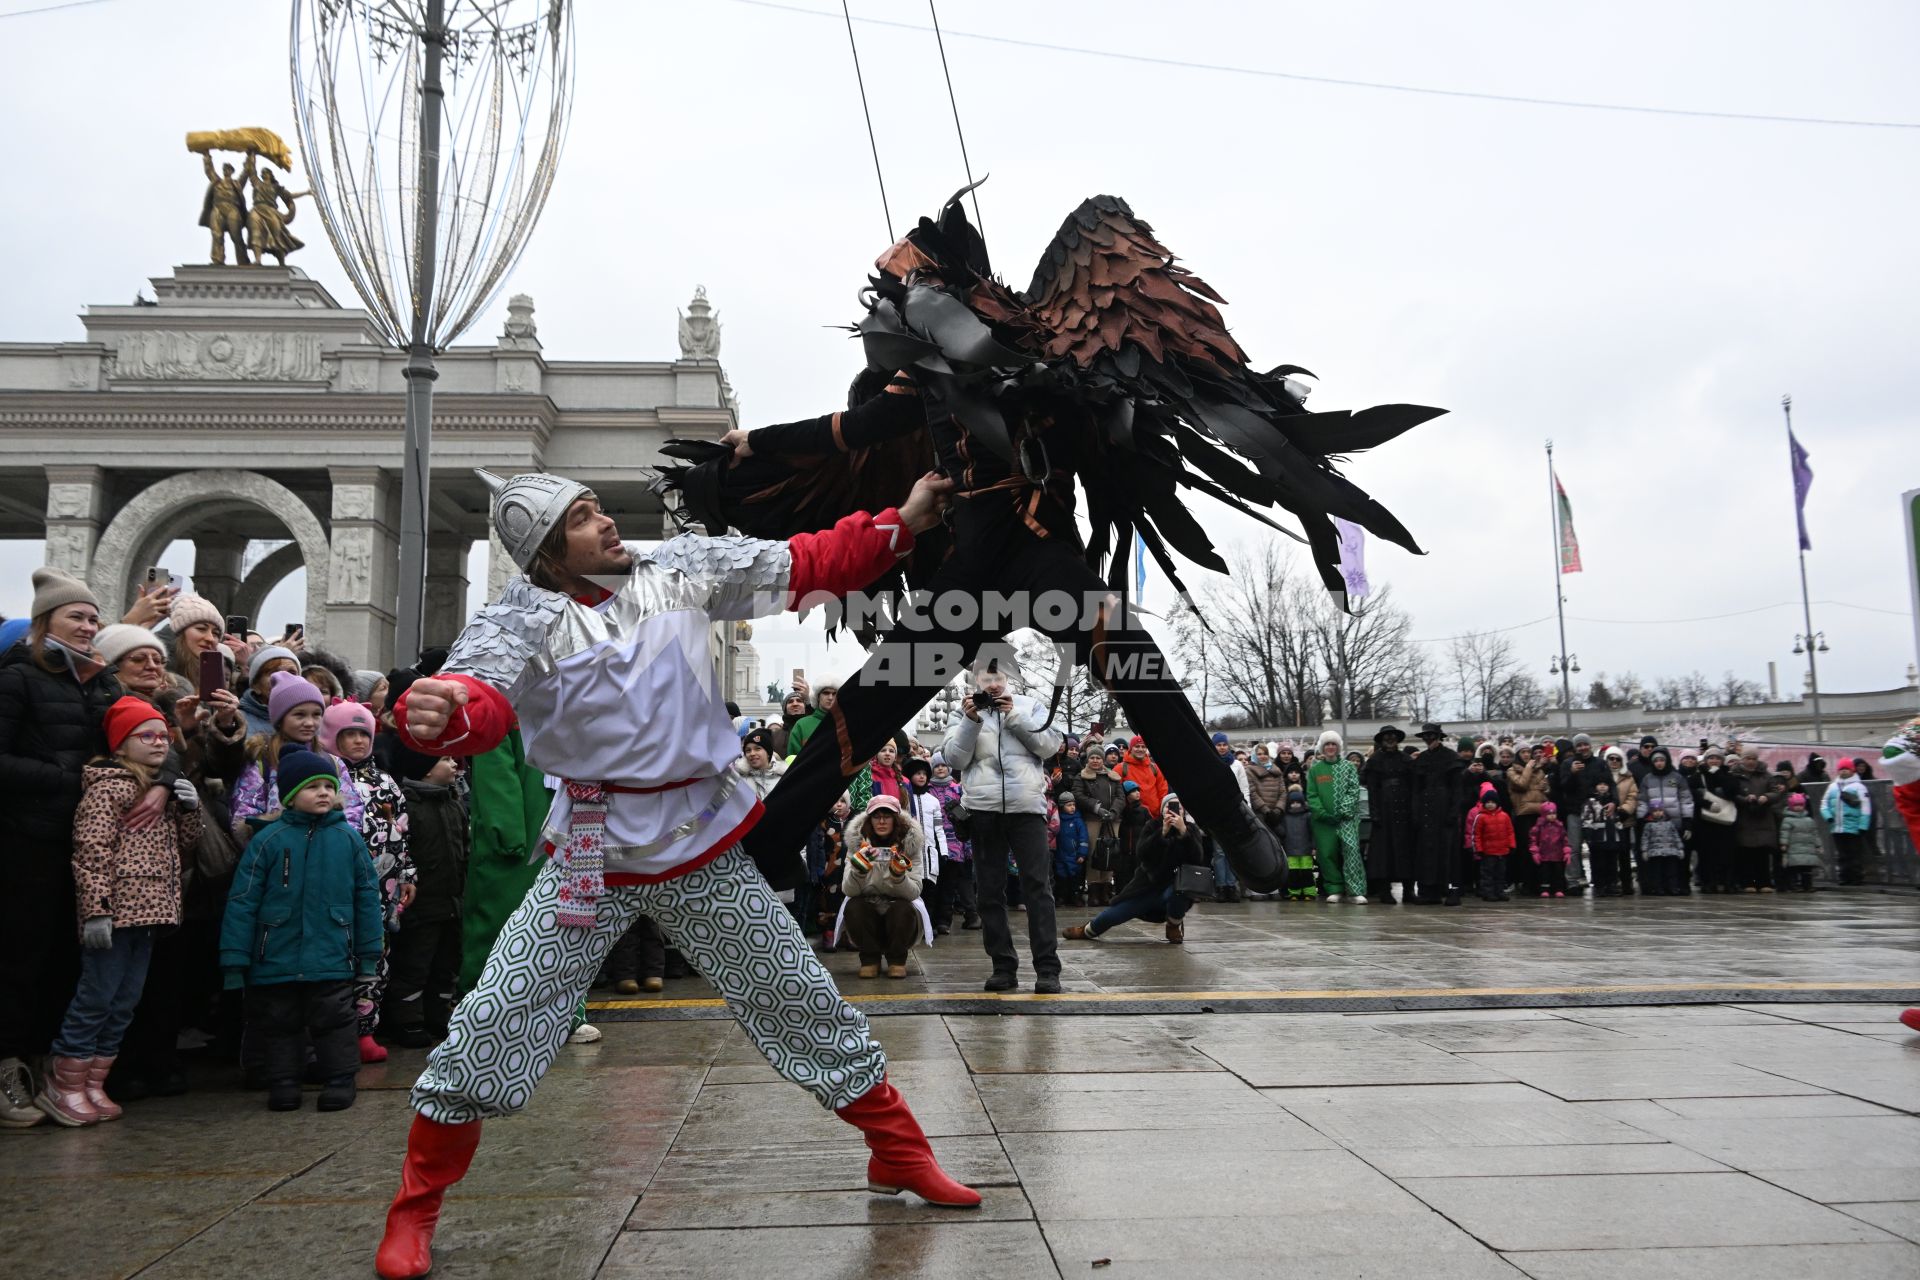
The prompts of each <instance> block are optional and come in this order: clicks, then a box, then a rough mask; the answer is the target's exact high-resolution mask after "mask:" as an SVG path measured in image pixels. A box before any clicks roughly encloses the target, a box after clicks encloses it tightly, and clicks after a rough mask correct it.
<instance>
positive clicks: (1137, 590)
mask: <svg viewBox="0 0 1920 1280" xmlns="http://www.w3.org/2000/svg"><path fill="white" fill-rule="evenodd" d="M1133 598H1134V600H1135V601H1136V602H1137V601H1141V600H1145V599H1146V598H1147V540H1146V539H1145V538H1143V537H1141V536H1140V531H1139V530H1138V529H1135V530H1134V531H1133Z"/></svg>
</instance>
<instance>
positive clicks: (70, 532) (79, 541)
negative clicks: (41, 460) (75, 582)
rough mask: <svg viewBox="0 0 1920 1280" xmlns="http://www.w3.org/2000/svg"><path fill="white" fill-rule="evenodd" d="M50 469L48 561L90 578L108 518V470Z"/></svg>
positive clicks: (74, 574) (101, 468) (77, 574)
mask: <svg viewBox="0 0 1920 1280" xmlns="http://www.w3.org/2000/svg"><path fill="white" fill-rule="evenodd" d="M46 472H47V547H46V562H47V563H48V564H49V565H51V566H52V567H53V568H55V569H64V570H65V571H66V572H68V573H70V574H72V575H73V576H74V577H76V578H81V579H85V578H88V577H90V576H91V575H92V572H93V554H94V548H95V547H96V546H98V545H99V542H100V527H101V525H102V524H103V523H105V518H106V497H107V495H106V480H107V473H106V469H105V468H103V467H95V466H86V465H82V466H71V467H48V468H47V469H46ZM114 616H115V617H118V616H119V615H118V613H117V612H116V613H115V614H114Z"/></svg>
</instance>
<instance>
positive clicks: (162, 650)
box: [93, 622, 167, 667]
mask: <svg viewBox="0 0 1920 1280" xmlns="http://www.w3.org/2000/svg"><path fill="white" fill-rule="evenodd" d="M135 649H152V650H154V651H155V652H156V653H158V654H159V655H160V657H161V658H162V660H164V659H165V658H166V656H167V647H166V645H164V644H162V643H161V642H160V637H159V636H156V635H155V634H153V632H151V631H149V630H147V629H146V628H145V627H136V626H133V625H131V624H129V623H124V622H116V623H114V624H113V625H112V626H110V627H102V628H100V634H99V635H97V636H95V637H94V638H93V650H94V652H95V653H97V654H99V655H100V661H102V662H104V663H106V664H107V665H108V666H110V667H111V666H114V665H115V664H117V663H118V662H119V661H120V659H122V658H124V657H126V656H127V655H128V654H130V653H132V652H133V651H134V650H135Z"/></svg>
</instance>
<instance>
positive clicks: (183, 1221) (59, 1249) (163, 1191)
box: [0, 1121, 371, 1277]
mask: <svg viewBox="0 0 1920 1280" xmlns="http://www.w3.org/2000/svg"><path fill="white" fill-rule="evenodd" d="M119 1123H122V1124H124V1123H125V1121H121V1122H119ZM103 1127H104V1126H103ZM42 1131H44V1132H45V1133H46V1135H47V1140H48V1145H58V1144H59V1143H61V1142H62V1140H65V1139H68V1138H70V1137H77V1136H79V1135H80V1134H81V1133H84V1132H86V1131H83V1130H72V1129H62V1130H60V1131H59V1132H57V1133H56V1132H53V1131H52V1130H45V1129H44V1127H43V1130H41V1131H35V1132H34V1133H33V1134H32V1135H31V1136H29V1135H27V1134H20V1135H17V1136H16V1135H13V1134H9V1135H8V1136H7V1138H6V1140H5V1145H4V1146H0V1168H4V1170H5V1173H4V1174H0V1204H6V1205H9V1206H12V1207H13V1208H14V1209H15V1210H16V1211H15V1212H12V1213H9V1214H8V1215H7V1227H6V1232H5V1235H4V1236H3V1237H0V1271H4V1272H5V1273H6V1274H7V1275H10V1276H16V1277H26V1276H48V1277H52V1276H130V1275H132V1274H133V1273H134V1272H136V1271H138V1270H139V1269H140V1268H141V1267H143V1266H145V1265H147V1264H148V1263H150V1262H154V1261H157V1260H158V1259H160V1258H161V1257H163V1256H164V1255H165V1254H166V1253H167V1252H168V1251H169V1250H172V1249H174V1248H177V1247H178V1246H180V1245H182V1244H184V1243H185V1242H186V1241H188V1240H189V1239H191V1238H192V1237H194V1236H195V1235H196V1234H198V1233H199V1232H202V1231H205V1230H206V1229H207V1228H209V1227H211V1226H213V1225H214V1224H215V1223H216V1222H218V1221H219V1220H220V1219H221V1218H222V1217H224V1216H225V1215H226V1214H228V1213H230V1212H232V1211H233V1209H234V1207H235V1206H236V1205H240V1204H244V1203H246V1202H247V1201H248V1200H251V1199H253V1198H254V1197H255V1196H258V1195H260V1194H261V1193H262V1192H264V1191H266V1190H267V1189H268V1188H269V1187H271V1186H273V1183H274V1178H273V1176H272V1175H262V1174H238V1175H231V1176H223V1175H218V1174H209V1173H184V1172H180V1171H177V1170H170V1171H151V1172H120V1173H112V1172H106V1171H99V1172H89V1173H86V1174H74V1175H67V1176H49V1175H47V1174H45V1173H33V1174H25V1175H23V1174H21V1173H19V1172H18V1171H17V1170H16V1169H15V1167H14V1163H13V1160H12V1157H13V1155H14V1154H15V1153H16V1152H19V1151H21V1150H22V1149H23V1148H25V1147H27V1146H29V1145H30V1144H31V1145H39V1144H40V1143H41V1141H42V1139H41V1132H42ZM27 1206H32V1207H33V1208H32V1211H31V1212H27V1211H26V1208H27ZM369 1256H371V1255H369Z"/></svg>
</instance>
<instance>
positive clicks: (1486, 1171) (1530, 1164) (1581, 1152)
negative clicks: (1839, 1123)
mask: <svg viewBox="0 0 1920 1280" xmlns="http://www.w3.org/2000/svg"><path fill="white" fill-rule="evenodd" d="M1353 1153H1354V1154H1355V1155H1357V1156H1359V1157H1360V1158H1361V1159H1363V1160H1365V1161H1366V1162H1367V1163H1368V1164H1370V1165H1372V1166H1373V1167H1374V1168H1376V1169H1378V1170H1380V1172H1382V1173H1384V1174H1386V1175H1387V1176H1388V1177H1389V1178H1396V1179H1398V1178H1504V1177H1514V1178H1518V1177H1554V1176H1565V1175H1569V1174H1581V1173H1721V1172H1724V1171H1726V1166H1725V1165H1723V1164H1721V1163H1719V1162H1718V1161H1716V1160H1710V1159H1708V1158H1707V1157H1706V1156H1703V1155H1701V1154H1700V1153H1699V1152H1697V1151H1689V1150H1688V1149H1687V1148H1685V1147H1681V1146H1675V1145H1674V1144H1673V1143H1671V1142H1606V1143H1594V1144H1590V1145H1584V1146H1557V1147H1555V1146H1537V1145H1536V1146H1525V1147H1362V1146H1357V1147H1354V1148H1353ZM1770 1180H1772V1179H1770Z"/></svg>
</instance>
